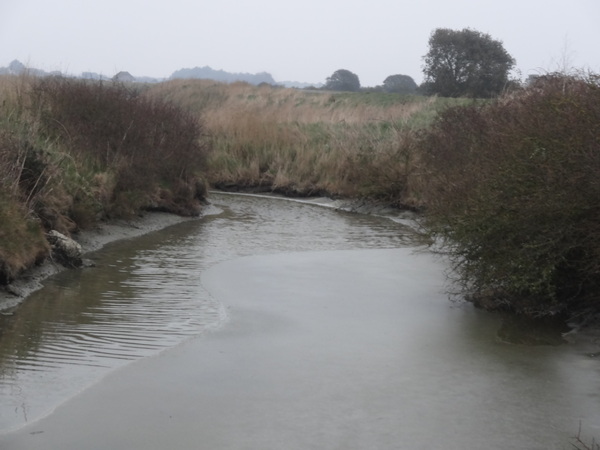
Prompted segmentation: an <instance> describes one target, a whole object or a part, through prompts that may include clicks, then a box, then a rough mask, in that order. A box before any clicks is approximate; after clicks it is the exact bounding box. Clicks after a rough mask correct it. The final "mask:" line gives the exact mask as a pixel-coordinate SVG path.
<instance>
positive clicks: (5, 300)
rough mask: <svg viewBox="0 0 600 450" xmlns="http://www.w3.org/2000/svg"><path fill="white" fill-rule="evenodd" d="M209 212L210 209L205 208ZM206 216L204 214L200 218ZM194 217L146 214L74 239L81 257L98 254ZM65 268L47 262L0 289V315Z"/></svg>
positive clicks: (97, 228)
mask: <svg viewBox="0 0 600 450" xmlns="http://www.w3.org/2000/svg"><path fill="white" fill-rule="evenodd" d="M205 209H207V210H208V209H209V207H207V208H205ZM204 214H206V212H203V215H204ZM195 219H197V217H195V218H192V217H183V216H178V215H175V214H170V213H163V212H146V213H144V214H143V215H140V216H138V217H136V218H135V219H131V220H115V221H111V222H103V223H99V224H97V225H96V226H95V227H94V228H92V229H89V230H85V231H81V232H79V233H77V234H75V235H73V236H72V237H73V239H74V240H75V241H76V242H77V243H79V245H81V247H82V250H83V255H84V258H85V255H86V254H88V253H90V252H93V251H95V250H99V249H101V248H102V247H104V246H105V245H107V244H109V243H112V242H116V241H119V240H122V239H131V238H135V237H138V236H142V235H144V234H147V233H151V232H153V231H157V230H160V229H163V228H166V227H168V226H171V225H175V224H177V223H181V222H183V221H186V220H195ZM84 264H85V259H84ZM63 270H68V269H67V268H66V267H64V266H62V265H61V264H58V263H56V262H54V261H52V259H51V258H46V259H45V260H44V262H43V263H42V264H40V265H38V266H35V267H32V268H31V269H29V270H27V271H25V272H24V273H22V274H21V275H20V276H19V277H18V278H17V279H15V280H14V281H13V282H12V283H10V284H8V285H7V286H5V287H4V288H3V289H0V314H10V310H11V309H12V308H15V307H16V306H18V305H19V304H20V303H21V302H23V301H24V300H25V299H26V298H27V296H28V295H30V294H31V293H33V292H35V291H37V290H38V289H41V288H42V286H43V282H44V280H45V279H46V278H48V277H50V276H52V275H55V274H57V273H59V272H61V271H63Z"/></svg>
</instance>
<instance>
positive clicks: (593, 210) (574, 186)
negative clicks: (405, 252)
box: [420, 76, 600, 316]
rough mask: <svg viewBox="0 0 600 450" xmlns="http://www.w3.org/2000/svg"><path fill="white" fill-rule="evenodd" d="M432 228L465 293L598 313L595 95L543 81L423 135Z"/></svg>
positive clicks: (599, 104) (590, 84) (549, 310)
mask: <svg viewBox="0 0 600 450" xmlns="http://www.w3.org/2000/svg"><path fill="white" fill-rule="evenodd" d="M420 145H421V147H422V148H423V153H424V154H423V157H424V165H425V167H426V169H427V171H426V176H425V182H424V196H425V203H426V205H427V208H428V224H429V226H430V227H431V229H432V232H433V234H434V235H436V236H439V237H441V238H442V239H443V240H444V242H445V243H446V244H447V248H448V249H449V252H450V254H451V255H452V256H453V259H454V267H455V269H456V271H457V273H458V274H459V280H460V281H461V282H462V284H463V287H464V289H465V291H466V292H468V293H469V294H470V296H471V298H472V299H473V300H474V301H476V302H478V303H480V304H482V305H485V306H487V307H491V308H506V309H510V310H515V311H517V312H520V313H524V314H528V315H533V316H535V315H548V314H559V313H563V312H567V311H572V310H573V309H574V308H576V307H577V308H582V307H598V301H597V298H598V294H599V293H600V284H599V281H598V280H599V279H600V278H599V275H600V233H599V231H598V230H599V228H598V224H599V223H600V203H599V201H600V184H598V176H599V175H600V88H599V85H598V82H597V79H595V78H587V79H581V78H573V77H564V76H548V77H546V78H545V79H544V80H543V82H542V81H540V82H539V83H537V84H536V85H535V86H533V87H532V88H530V89H527V90H525V91H523V92H521V93H519V94H512V95H511V96H510V97H507V98H504V99H501V100H500V101H498V102H495V103H493V104H490V105H486V106H473V107H463V108H455V109H451V110H448V111H446V112H445V113H443V114H442V116H441V117H440V118H439V120H438V121H437V122H436V123H435V124H434V125H433V127H432V128H431V129H430V130H429V131H427V132H425V134H424V136H423V137H422V141H421V144H420Z"/></svg>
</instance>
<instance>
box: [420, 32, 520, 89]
mask: <svg viewBox="0 0 600 450" xmlns="http://www.w3.org/2000/svg"><path fill="white" fill-rule="evenodd" d="M423 59H424V62H425V64H424V66H423V73H424V75H425V83H424V85H425V88H426V90H427V92H428V93H431V94H438V95H442V96H444V97H477V98H489V97H494V96H496V95H498V94H499V93H501V92H502V90H503V89H504V88H505V87H506V85H507V83H508V81H509V78H508V76H509V72H510V71H511V70H512V68H513V67H514V65H515V60H514V58H513V57H512V56H511V55H509V54H508V52H507V51H506V50H505V49H504V46H503V45H502V42H501V41H497V40H494V39H492V38H491V36H490V35H489V34H485V33H481V32H479V31H475V30H471V29H468V28H465V29H463V30H460V31H457V30H450V29H447V28H438V29H436V30H434V31H433V33H432V34H431V37H430V38H429V52H428V53H427V54H426V55H425V56H424V57H423Z"/></svg>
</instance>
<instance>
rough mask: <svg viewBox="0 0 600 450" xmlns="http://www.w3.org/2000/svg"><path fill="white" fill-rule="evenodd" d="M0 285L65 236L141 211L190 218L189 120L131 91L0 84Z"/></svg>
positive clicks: (193, 135) (35, 82) (192, 136)
mask: <svg viewBox="0 0 600 450" xmlns="http://www.w3.org/2000/svg"><path fill="white" fill-rule="evenodd" d="M0 105H1V107H0V218H1V220H0V282H1V283H7V282H10V280H11V279H13V278H14V277H15V276H17V275H18V274H19V273H20V272H21V271H22V270H23V269H25V268H27V267H30V266H31V265H33V264H35V263H36V262H38V261H40V260H43V259H44V258H45V257H47V256H48V255H49V252H50V246H49V245H48V242H47V240H46V237H45V232H48V231H49V230H52V229H54V230H57V231H59V232H61V233H64V234H67V235H68V234H70V233H72V232H76V231H77V230H78V229H81V228H86V227H90V226H92V225H93V224H94V223H96V222H97V221H100V220H104V219H106V218H123V217H131V216H133V215H135V214H138V213H139V212H140V211H142V210H144V209H158V210H165V211H172V212H176V213H179V214H188V215H193V214H198V213H199V210H200V202H201V201H202V198H203V196H204V193H205V185H204V182H203V181H202V178H201V176H202V172H203V171H204V170H205V159H206V150H207V146H206V145H207V144H206V142H205V141H204V139H203V133H204V132H203V127H202V125H201V122H200V121H199V120H198V118H197V117H196V116H193V115H191V114H189V113H187V112H184V111H183V110H182V109H181V108H179V107H177V106H175V105H173V104H171V103H168V102H165V101H162V100H159V99H155V98H152V99H151V98H148V97H145V96H144V95H143V94H142V93H141V92H139V90H136V89H132V88H130V87H125V86H123V85H119V84H114V83H99V82H89V81H83V80H75V79H67V78H55V77H49V78H28V77H4V78H2V79H1V83H0Z"/></svg>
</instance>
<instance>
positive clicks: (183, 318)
mask: <svg viewBox="0 0 600 450" xmlns="http://www.w3.org/2000/svg"><path fill="white" fill-rule="evenodd" d="M212 202H213V205H212V207H211V209H210V210H209V213H210V214H208V215H207V216H206V217H204V218H202V219H199V220H197V221H191V222H186V223H183V224H179V225H177V226H174V227H170V228H168V229H166V230H163V231H161V232H156V233H152V234H149V235H146V236H143V237H140V238H137V239H133V240H129V241H122V242H118V243H115V244H112V245H109V246H107V247H106V248H104V249H103V250H101V251H98V252H96V253H94V254H93V255H91V259H92V260H93V261H94V262H95V264H96V267H94V268H88V269H83V270H75V271H69V272H63V273H61V274H59V275H58V276H55V277H53V278H52V279H50V280H48V281H47V282H46V284H45V288H44V289H42V290H40V291H38V292H36V293H34V294H33V295H32V296H31V297H30V298H29V299H28V300H27V301H26V302H25V303H24V304H23V305H21V306H20V307H19V308H18V310H16V311H15V312H14V313H13V314H12V315H0V430H6V429H9V428H14V427H17V426H20V425H23V424H25V423H27V422H29V421H32V420H34V419H36V418H38V417H40V416H42V415H45V414H47V413H48V412H50V411H51V410H52V409H53V408H54V407H55V406H56V405H58V404H59V403H61V402H62V401H64V400H65V399H66V398H68V397H70V396H72V395H73V394H75V393H77V392H78V391H80V390H82V389H83V388H85V387H86V386H88V385H89V384H90V383H92V382H94V381H95V380H97V379H99V378H100V377H102V376H103V375H104V374H106V373H107V372H109V371H110V370H111V369H114V368H116V367H119V366H121V365H123V364H125V363H127V362H128V361H132V360H135V359H138V358H142V357H145V356H149V355H152V354H154V353H156V352H159V351H160V350H162V349H164V348H169V347H172V346H174V345H176V344H178V343H179V342H181V341H183V340H185V339H186V338H188V337H190V336H195V335H198V334H200V333H203V332H205V331H207V330H210V329H213V328H214V327H218V326H220V325H221V324H222V322H223V321H225V320H226V312H225V311H224V309H223V307H222V305H221V304H220V303H218V302H216V301H215V300H213V299H212V298H211V297H210V295H209V294H208V293H207V292H206V291H205V290H204V289H203V288H202V286H201V284H200V273H201V272H202V271H203V270H205V269H206V268H208V267H210V266H212V265H214V264H216V263H218V262H221V261H225V260H228V259H232V258H236V257H239V256H245V255H258V254H269V253H279V252H295V251H305V250H341V249H351V248H389V247H397V246H402V245H405V244H406V243H407V242H408V241H409V235H408V234H407V232H406V231H407V230H406V229H405V228H404V227H402V226H401V225H398V224H395V223H394V222H392V221H389V220H386V219H382V218H376V217H369V216H363V215H356V214H349V213H339V212H335V211H333V210H330V209H326V208H322V207H319V206H314V205H305V204H302V203H298V202H289V201H285V200H281V199H268V198H260V197H248V196H231V195H225V194H223V195H219V194H215V195H213V198H212Z"/></svg>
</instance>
